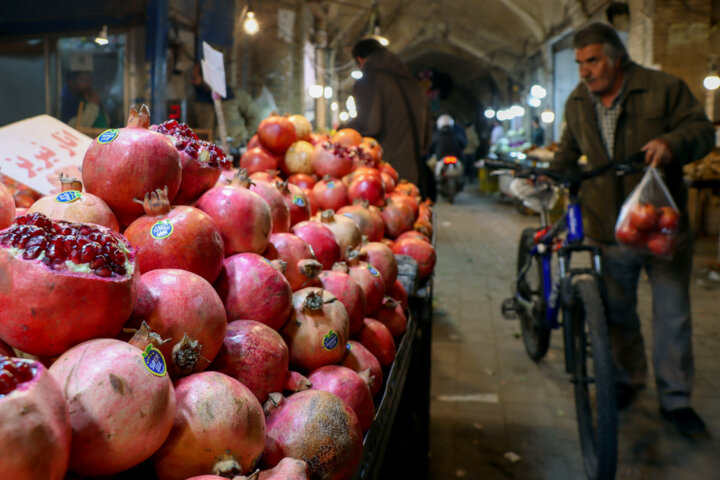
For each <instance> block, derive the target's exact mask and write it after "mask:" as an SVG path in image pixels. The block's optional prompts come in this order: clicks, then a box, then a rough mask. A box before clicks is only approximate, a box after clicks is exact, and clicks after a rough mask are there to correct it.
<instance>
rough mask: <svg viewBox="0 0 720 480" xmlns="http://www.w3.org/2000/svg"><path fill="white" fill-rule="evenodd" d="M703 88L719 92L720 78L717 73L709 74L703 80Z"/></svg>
mask: <svg viewBox="0 0 720 480" xmlns="http://www.w3.org/2000/svg"><path fill="white" fill-rule="evenodd" d="M703 87H705V88H707V89H708V90H717V88H718V87H720V77H719V76H718V74H717V71H712V72H710V73H708V75H707V77H705V79H704V80H703Z"/></svg>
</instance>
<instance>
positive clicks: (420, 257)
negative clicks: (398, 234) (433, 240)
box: [393, 238, 435, 280]
mask: <svg viewBox="0 0 720 480" xmlns="http://www.w3.org/2000/svg"><path fill="white" fill-rule="evenodd" d="M393 253H394V254H395V255H409V256H411V257H412V258H414V259H415V261H416V262H417V264H418V279H420V280H422V279H423V278H426V277H428V276H430V274H431V273H432V271H433V269H434V268H435V249H434V248H433V246H432V245H430V244H429V243H428V242H425V241H423V240H419V239H417V238H405V239H403V240H400V241H399V242H395V246H393Z"/></svg>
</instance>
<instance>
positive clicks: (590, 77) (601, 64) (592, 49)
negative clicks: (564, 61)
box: [575, 43, 621, 95]
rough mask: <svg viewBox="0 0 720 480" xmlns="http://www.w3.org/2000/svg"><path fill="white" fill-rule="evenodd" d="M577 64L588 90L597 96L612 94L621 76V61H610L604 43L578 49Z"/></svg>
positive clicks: (576, 50)
mask: <svg viewBox="0 0 720 480" xmlns="http://www.w3.org/2000/svg"><path fill="white" fill-rule="evenodd" d="M575 62H576V63H577V64H578V71H579V73H580V78H581V79H582V81H583V82H585V85H587V87H588V90H590V91H591V92H592V93H594V94H596V95H603V94H606V93H611V92H612V90H613V88H614V87H615V86H616V80H617V79H618V76H619V75H621V71H620V59H619V58H618V59H616V60H615V61H613V60H612V59H610V58H609V57H608V56H607V54H606V53H605V47H604V45H603V44H602V43H593V44H590V45H588V46H586V47H581V48H576V49H575Z"/></svg>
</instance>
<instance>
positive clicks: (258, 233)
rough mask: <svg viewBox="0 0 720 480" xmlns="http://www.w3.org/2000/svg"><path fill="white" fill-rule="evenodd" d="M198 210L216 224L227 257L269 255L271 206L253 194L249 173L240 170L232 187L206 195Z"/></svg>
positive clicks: (209, 192) (219, 189) (206, 193)
mask: <svg viewBox="0 0 720 480" xmlns="http://www.w3.org/2000/svg"><path fill="white" fill-rule="evenodd" d="M196 206H197V208H199V209H200V210H202V211H203V212H205V213H207V214H208V215H210V217H211V218H212V219H213V220H215V223H216V224H217V226H218V228H219V229H220V233H221V235H222V239H223V245H224V246H225V256H226V257H227V256H230V255H234V254H236V253H242V252H252V253H262V252H264V251H265V248H266V247H267V244H268V242H269V241H270V234H271V233H272V212H271V210H270V206H269V205H268V204H267V202H266V201H265V200H264V199H263V198H262V197H261V196H260V195H258V194H257V193H255V192H253V191H251V190H250V179H249V178H247V175H246V172H245V170H243V169H240V170H239V171H238V173H237V175H236V176H235V177H233V180H232V182H231V183H230V185H227V186H225V187H214V188H211V189H210V190H208V191H207V192H205V193H203V195H202V196H201V197H200V199H199V200H198V201H197V205H196Z"/></svg>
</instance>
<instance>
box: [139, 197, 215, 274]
mask: <svg viewBox="0 0 720 480" xmlns="http://www.w3.org/2000/svg"><path fill="white" fill-rule="evenodd" d="M143 205H144V208H145V215H144V216H142V217H140V218H138V219H137V220H135V221H134V222H133V223H131V224H130V225H129V226H128V228H127V229H126V230H125V237H126V238H127V239H128V240H129V241H130V243H131V244H132V245H134V246H135V248H137V262H138V267H139V268H140V272H141V273H147V272H149V271H151V270H155V269H158V268H180V269H182V270H187V271H190V272H193V273H195V274H197V275H200V276H201V277H203V278H204V279H205V280H207V281H208V282H210V283H212V282H214V281H215V279H216V278H217V276H218V274H219V273H220V270H221V269H222V262H223V258H224V256H225V247H224V245H223V239H222V235H221V233H220V230H219V229H218V227H217V225H216V224H215V221H214V220H213V219H212V218H211V217H210V216H209V215H208V214H207V213H205V212H203V211H202V210H200V209H197V208H194V207H189V206H184V205H178V206H175V207H171V206H170V202H169V201H168V197H167V190H164V189H163V190H156V191H155V192H152V193H149V194H146V195H145V201H144V202H143Z"/></svg>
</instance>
